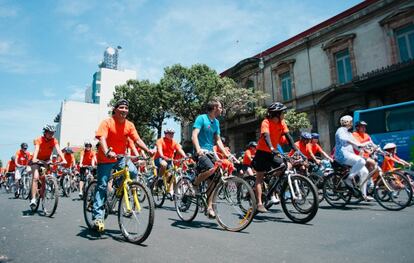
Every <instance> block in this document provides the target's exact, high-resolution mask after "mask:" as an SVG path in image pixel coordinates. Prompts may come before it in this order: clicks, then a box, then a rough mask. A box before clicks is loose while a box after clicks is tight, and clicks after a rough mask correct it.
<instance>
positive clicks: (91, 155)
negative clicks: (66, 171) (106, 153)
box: [79, 142, 96, 199]
mask: <svg viewBox="0 0 414 263" xmlns="http://www.w3.org/2000/svg"><path fill="white" fill-rule="evenodd" d="M83 146H84V149H83V151H82V152H81V154H80V159H79V175H80V176H79V177H80V180H79V198H80V199H82V198H83V186H84V185H85V181H86V177H85V174H86V170H87V169H89V172H90V173H91V174H95V168H94V166H95V165H96V154H95V151H94V150H92V143H90V142H85V143H84V145H83Z"/></svg>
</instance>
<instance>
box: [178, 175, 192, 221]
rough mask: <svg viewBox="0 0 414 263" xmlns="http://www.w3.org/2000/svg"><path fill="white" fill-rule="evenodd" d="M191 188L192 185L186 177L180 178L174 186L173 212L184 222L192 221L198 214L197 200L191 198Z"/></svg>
mask: <svg viewBox="0 0 414 263" xmlns="http://www.w3.org/2000/svg"><path fill="white" fill-rule="evenodd" d="M193 187H194V186H193V184H192V183H191V181H190V179H188V178H187V177H183V178H181V179H180V180H178V182H177V184H176V185H175V190H174V205H175V210H176V211H177V214H178V217H179V218H180V219H181V220H183V221H186V222H191V221H193V220H194V218H195V217H196V215H197V212H198V198H197V197H194V196H193V195H194V194H193V193H194V192H193Z"/></svg>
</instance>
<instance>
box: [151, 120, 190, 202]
mask: <svg viewBox="0 0 414 263" xmlns="http://www.w3.org/2000/svg"><path fill="white" fill-rule="evenodd" d="M174 133H175V131H174V129H172V128H168V129H166V130H165V131H164V137H163V138H159V139H158V140H157V142H156V143H155V145H156V146H157V153H156V154H155V156H154V163H155V166H157V168H158V169H159V174H160V176H161V177H162V176H168V178H169V177H170V176H171V175H165V171H166V170H167V169H170V168H171V166H172V165H173V159H174V154H175V153H178V154H179V155H181V156H185V152H184V151H183V149H182V147H181V145H180V144H179V143H177V142H176V141H175V140H174ZM168 178H167V179H168ZM168 180H169V179H168ZM173 188H174V185H173V184H171V185H170V189H166V190H168V194H169V198H170V199H172V197H173V193H174V189H173Z"/></svg>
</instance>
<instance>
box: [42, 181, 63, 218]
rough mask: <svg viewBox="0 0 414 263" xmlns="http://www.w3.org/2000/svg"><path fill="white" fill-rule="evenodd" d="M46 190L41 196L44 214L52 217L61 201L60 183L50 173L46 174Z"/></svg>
mask: <svg viewBox="0 0 414 263" xmlns="http://www.w3.org/2000/svg"><path fill="white" fill-rule="evenodd" d="M45 183H46V185H45V192H44V194H43V197H42V198H41V201H42V202H41V203H42V208H43V214H44V215H45V216H48V217H52V216H53V215H54V214H55V212H56V209H57V206H58V202H59V195H58V185H57V182H56V179H55V178H54V177H52V176H50V175H47V176H46V180H45Z"/></svg>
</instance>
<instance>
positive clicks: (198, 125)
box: [193, 114, 220, 152]
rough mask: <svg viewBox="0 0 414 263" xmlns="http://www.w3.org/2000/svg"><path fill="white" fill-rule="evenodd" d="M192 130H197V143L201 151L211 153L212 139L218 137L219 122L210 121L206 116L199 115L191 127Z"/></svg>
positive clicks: (215, 120)
mask: <svg viewBox="0 0 414 263" xmlns="http://www.w3.org/2000/svg"><path fill="white" fill-rule="evenodd" d="M193 129H199V130H200V132H199V133H198V142H199V144H200V147H201V149H204V150H208V151H211V152H212V151H213V147H214V141H215V140H214V138H215V136H216V135H218V136H220V122H219V121H218V120H217V119H214V120H210V118H209V117H208V115H207V114H202V115H199V116H198V117H197V118H196V120H195V122H194V125H193Z"/></svg>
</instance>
